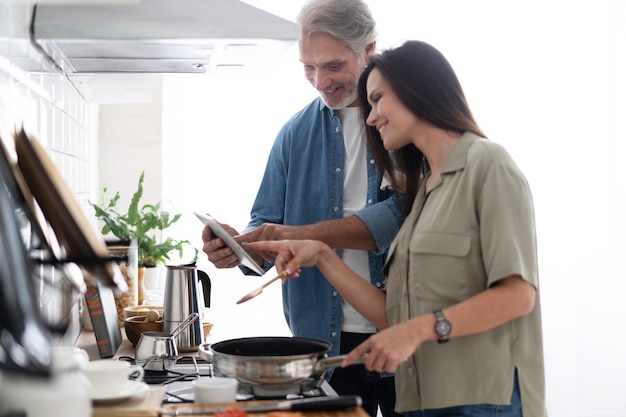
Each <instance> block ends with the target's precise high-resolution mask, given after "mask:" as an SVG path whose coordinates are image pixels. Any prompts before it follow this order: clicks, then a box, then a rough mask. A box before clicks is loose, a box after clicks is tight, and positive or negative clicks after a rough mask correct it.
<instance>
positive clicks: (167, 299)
mask: <svg viewBox="0 0 626 417" xmlns="http://www.w3.org/2000/svg"><path fill="white" fill-rule="evenodd" d="M166 268H167V273H166V274H165V294H164V299H163V332H164V333H171V332H172V331H173V330H174V329H175V328H176V327H178V326H179V325H180V324H181V323H182V322H183V321H184V320H185V319H186V318H187V317H189V315H190V314H193V313H198V314H199V315H200V318H202V313H203V308H204V307H210V306H211V279H210V278H209V276H208V275H207V274H206V272H204V271H200V270H198V269H197V268H196V263H195V262H192V263H190V264H184V265H176V266H174V265H167V266H166ZM199 282H201V283H202V288H203V291H202V293H203V294H202V295H203V299H204V302H203V303H202V304H201V303H200V298H199V297H198V293H199V290H198V283H199ZM201 343H203V329H202V320H201V319H200V320H196V321H194V322H193V323H192V324H191V325H190V326H189V327H187V328H186V329H185V330H183V331H182V332H180V334H178V336H176V346H177V348H178V350H179V351H183V352H184V351H192V350H196V349H198V346H200V344H201Z"/></svg>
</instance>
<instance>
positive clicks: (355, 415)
mask: <svg viewBox="0 0 626 417" xmlns="http://www.w3.org/2000/svg"><path fill="white" fill-rule="evenodd" d="M271 402H275V401H272V400H264V401H246V405H257V404H267V403H271ZM216 406H217V407H223V408H227V407H237V406H241V403H226V404H193V403H186V404H166V405H164V406H163V410H164V411H165V410H167V411H173V410H175V411H178V412H179V413H189V412H190V411H193V410H201V409H205V408H213V407H216ZM302 414H303V415H304V416H305V417H369V414H367V413H366V412H365V410H364V409H363V408H362V407H354V408H350V409H346V410H341V411H304V412H302ZM183 415H184V414H183ZM196 415H200V416H201V415H205V416H208V415H210V414H196ZM248 415H249V416H251V417H257V416H258V417H262V416H265V415H266V413H248Z"/></svg>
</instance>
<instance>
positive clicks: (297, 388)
mask: <svg viewBox="0 0 626 417" xmlns="http://www.w3.org/2000/svg"><path fill="white" fill-rule="evenodd" d="M238 394H241V395H246V396H250V397H251V398H255V399H285V398H287V399H295V398H307V397H319V396H323V395H328V394H326V393H325V392H324V391H323V390H322V388H321V386H320V382H319V381H314V380H312V379H305V380H303V381H301V382H299V383H293V384H265V385H264V384H249V383H240V384H239V390H238Z"/></svg>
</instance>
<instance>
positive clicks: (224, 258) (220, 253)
mask: <svg viewBox="0 0 626 417" xmlns="http://www.w3.org/2000/svg"><path fill="white" fill-rule="evenodd" d="M220 224H221V225H222V227H223V228H224V230H226V231H227V232H228V234H229V235H231V236H237V235H238V234H239V233H238V232H237V230H235V229H233V228H232V227H230V226H229V225H227V224H224V223H220ZM202 242H204V244H203V245H202V251H203V252H204V253H206V254H207V257H208V258H209V261H211V262H212V263H213V265H215V267H216V268H233V267H235V266H237V265H239V260H238V259H237V255H235V253H234V252H233V251H232V249H230V248H229V247H228V246H226V245H225V244H224V241H223V240H222V239H220V238H219V237H217V236H215V235H214V234H213V231H212V230H211V228H210V227H209V226H205V227H204V230H202Z"/></svg>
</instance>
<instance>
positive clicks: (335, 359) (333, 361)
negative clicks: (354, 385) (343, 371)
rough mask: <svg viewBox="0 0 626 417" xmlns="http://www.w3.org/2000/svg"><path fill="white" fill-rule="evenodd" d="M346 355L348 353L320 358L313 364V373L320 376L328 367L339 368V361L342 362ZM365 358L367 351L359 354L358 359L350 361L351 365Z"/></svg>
mask: <svg viewBox="0 0 626 417" xmlns="http://www.w3.org/2000/svg"><path fill="white" fill-rule="evenodd" d="M347 356H348V355H339V356H331V357H330V358H324V359H320V360H319V361H317V363H316V364H315V373H316V374H317V375H319V376H321V375H323V374H324V373H326V371H328V370H329V369H332V368H339V367H340V366H341V362H343V360H344V359H345V358H346V357H347ZM365 359H367V353H366V354H365V355H363V356H361V357H360V358H359V359H357V360H355V361H354V362H352V365H357V364H360V363H364V362H365Z"/></svg>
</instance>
